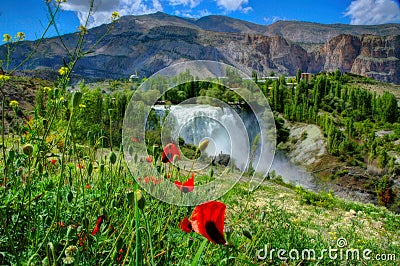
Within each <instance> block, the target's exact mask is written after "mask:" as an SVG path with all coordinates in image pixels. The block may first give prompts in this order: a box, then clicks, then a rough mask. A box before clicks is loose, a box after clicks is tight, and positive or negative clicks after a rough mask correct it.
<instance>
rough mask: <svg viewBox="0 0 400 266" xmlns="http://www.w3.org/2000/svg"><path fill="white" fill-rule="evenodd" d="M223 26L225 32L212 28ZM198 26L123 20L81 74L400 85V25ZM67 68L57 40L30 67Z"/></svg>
mask: <svg viewBox="0 0 400 266" xmlns="http://www.w3.org/2000/svg"><path fill="white" fill-rule="evenodd" d="M221 20H222V22H223V27H222V26H221V27H218V25H215V26H213V25H214V24H213V23H219V22H218V21H221ZM199 21H200V22H201V23H200V22H198V23H197V24H196V21H191V20H187V19H183V18H179V17H175V16H169V15H167V14H163V13H157V14H153V15H148V16H138V17H133V16H129V17H124V18H122V19H121V21H120V22H119V23H118V24H117V25H116V27H115V29H114V30H113V31H112V33H111V34H110V35H108V36H107V37H106V38H105V39H104V40H103V41H101V42H100V43H99V45H98V46H97V47H96V49H94V50H93V51H92V52H91V53H89V54H87V55H86V56H85V57H84V58H82V59H81V60H80V61H79V62H78V64H77V65H76V68H75V72H74V73H75V74H77V75H81V76H84V77H88V78H113V79H118V78H124V77H125V78H126V77H129V75H130V74H132V73H134V72H136V71H138V72H139V74H140V75H141V76H149V75H152V74H154V73H155V72H157V71H158V70H160V69H162V68H164V67H166V66H169V65H171V64H175V63H179V62H182V61H186V60H215V61H220V62H224V63H227V64H231V65H234V66H236V67H237V68H239V69H241V70H242V71H244V72H247V73H248V74H250V73H251V71H252V70H256V71H257V72H258V74H259V75H260V76H262V75H269V73H270V72H271V71H274V72H275V73H276V74H277V75H280V74H285V75H295V74H296V72H297V70H298V69H301V70H302V71H303V72H311V73H317V72H320V71H334V70H336V69H340V70H341V71H343V72H351V73H354V74H358V75H362V76H368V77H372V78H375V79H377V80H380V81H386V82H394V83H400V61H399V58H400V35H398V34H397V32H398V31H399V30H400V28H399V27H398V26H397V24H394V25H393V27H390V25H386V26H373V27H372V26H371V27H370V28H359V27H355V26H350V25H346V26H343V25H319V24H313V23H306V24H304V23H300V22H299V23H289V24H287V23H277V24H274V25H271V28H270V29H273V30H272V31H271V30H268V31H267V30H266V29H265V30H266V31H264V28H263V26H260V25H258V26H257V25H255V24H251V23H245V22H243V21H239V20H233V19H232V20H230V19H226V18H221V17H213V18H209V19H204V20H199ZM222 22H221V23H222ZM207 25H208V26H207ZM221 25H222V24H221ZM211 26H213V27H211ZM392 28H393V29H392ZM105 31H106V26H104V25H103V26H100V27H97V28H93V29H91V30H89V34H88V35H87V46H88V47H90V45H91V44H93V43H94V42H96V37H98V36H101V35H102V34H104V32H105ZM224 31H225V32H224ZM263 31H264V32H263ZM341 32H342V34H341ZM362 33H374V34H377V35H361V34H362ZM379 34H381V35H382V36H378V35H379ZM385 34H386V35H385ZM387 34H392V35H387ZM383 35H385V36H383ZM313 36H314V37H315V36H319V37H320V38H317V39H316V38H313ZM63 38H64V43H65V44H66V46H67V47H74V43H75V42H76V40H77V35H76V34H68V35H65V36H63ZM311 42H317V43H312V46H313V49H307V47H306V46H307V45H305V44H311ZM34 46H35V43H33V42H22V43H20V44H19V45H18V46H17V49H16V51H14V53H13V55H12V64H15V65H18V64H19V63H20V62H21V61H22V60H24V59H25V58H26V56H27V55H28V54H29V53H30V52H31V49H32V48H33V47H34ZM305 47H306V48H305ZM5 52H6V48H5V47H4V46H2V47H0V58H2V57H4V55H5ZM63 60H67V61H68V55H67V53H66V51H65V50H64V48H63V45H62V44H61V43H60V40H59V38H50V39H45V40H44V41H43V43H42V44H41V45H39V48H38V52H37V53H36V54H35V55H34V57H33V58H32V60H31V61H30V62H29V64H27V65H25V66H24V67H25V68H26V69H53V70H54V69H58V68H59V67H60V66H61V65H62V62H63ZM11 67H13V66H11Z"/></svg>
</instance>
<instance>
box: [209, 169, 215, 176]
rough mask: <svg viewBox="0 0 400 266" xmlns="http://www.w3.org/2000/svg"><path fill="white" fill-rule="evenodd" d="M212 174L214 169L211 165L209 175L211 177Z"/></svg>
mask: <svg viewBox="0 0 400 266" xmlns="http://www.w3.org/2000/svg"><path fill="white" fill-rule="evenodd" d="M213 176H214V169H213V168H212V167H211V168H210V177H213Z"/></svg>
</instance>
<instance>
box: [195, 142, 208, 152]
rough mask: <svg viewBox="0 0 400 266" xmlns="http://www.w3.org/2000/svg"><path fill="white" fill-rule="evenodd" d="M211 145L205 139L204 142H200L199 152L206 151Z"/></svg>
mask: <svg viewBox="0 0 400 266" xmlns="http://www.w3.org/2000/svg"><path fill="white" fill-rule="evenodd" d="M209 143H210V140H209V139H205V140H203V141H202V142H200V144H199V146H198V147H197V148H198V149H199V151H204V150H205V149H207V147H208V144H209Z"/></svg>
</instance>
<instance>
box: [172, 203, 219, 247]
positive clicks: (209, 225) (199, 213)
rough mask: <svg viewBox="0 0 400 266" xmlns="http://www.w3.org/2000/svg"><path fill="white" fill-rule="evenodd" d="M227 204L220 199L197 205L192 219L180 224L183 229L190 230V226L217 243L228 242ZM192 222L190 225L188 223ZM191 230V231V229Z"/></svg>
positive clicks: (184, 220)
mask: <svg viewBox="0 0 400 266" xmlns="http://www.w3.org/2000/svg"><path fill="white" fill-rule="evenodd" d="M225 211H226V205H225V204H223V203H222V202H218V201H209V202H206V203H203V204H201V205H199V206H196V207H195V208H194V210H193V213H192V216H191V221H189V220H188V219H187V218H185V219H183V221H182V222H181V223H180V224H179V226H180V227H181V229H182V230H183V231H185V232H188V231H189V229H190V228H192V230H193V231H195V232H196V233H198V234H200V235H202V236H204V237H205V238H207V239H208V240H210V241H211V242H213V243H215V244H223V245H225V244H226V240H225V237H224V222H225ZM188 223H190V226H189V225H188ZM189 232H190V231H189Z"/></svg>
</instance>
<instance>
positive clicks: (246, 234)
mask: <svg viewBox="0 0 400 266" xmlns="http://www.w3.org/2000/svg"><path fill="white" fill-rule="evenodd" d="M242 232H243V235H244V236H245V237H247V238H248V239H250V240H252V239H253V236H252V235H251V233H250V231H249V230H248V229H243V231H242Z"/></svg>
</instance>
